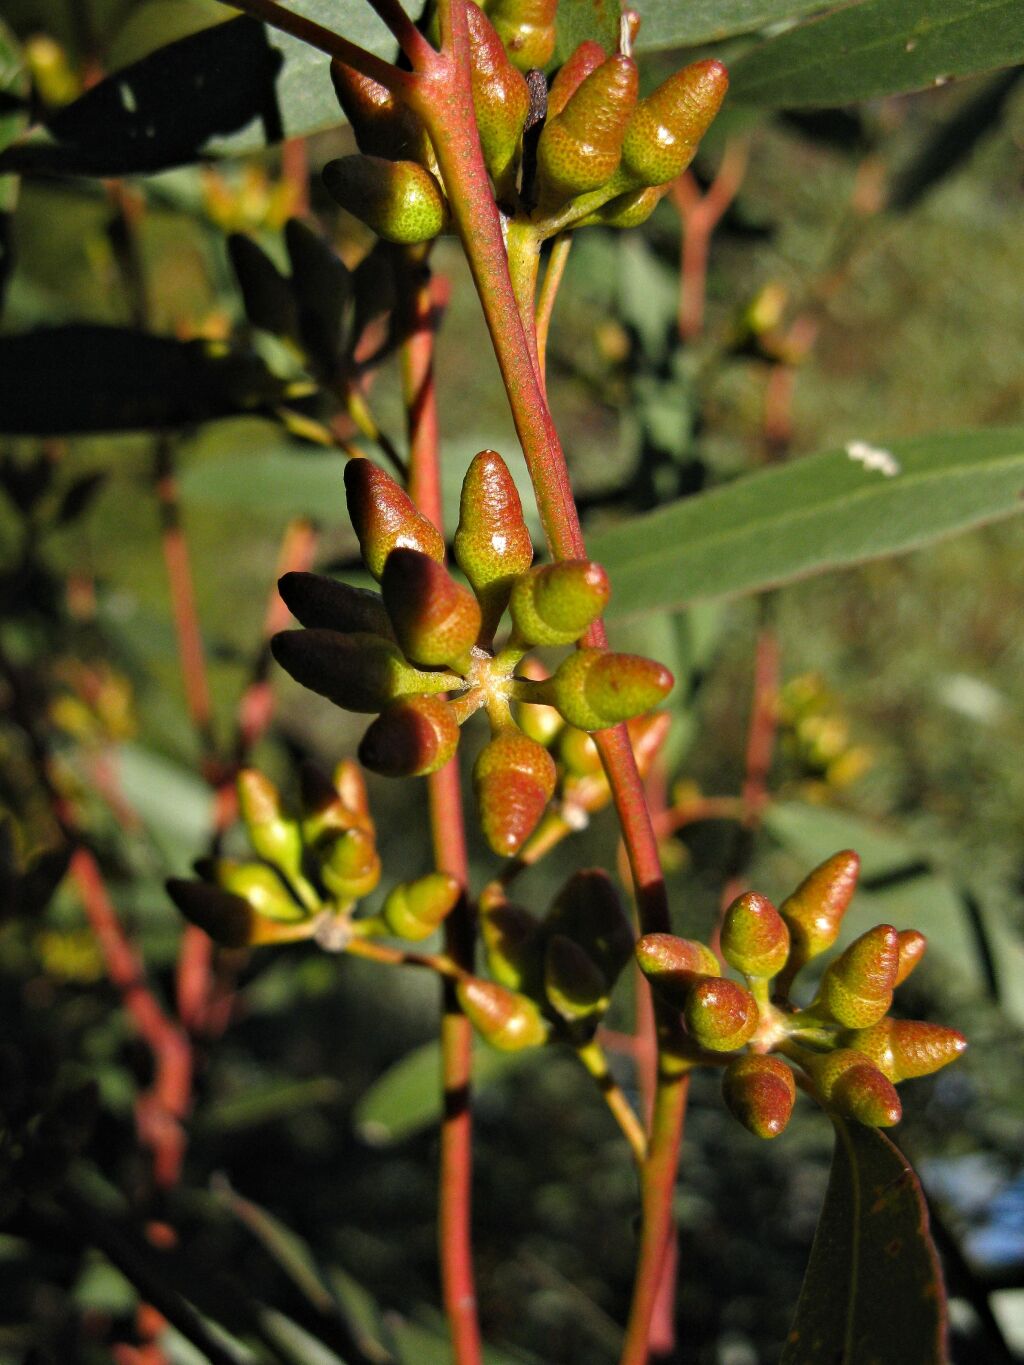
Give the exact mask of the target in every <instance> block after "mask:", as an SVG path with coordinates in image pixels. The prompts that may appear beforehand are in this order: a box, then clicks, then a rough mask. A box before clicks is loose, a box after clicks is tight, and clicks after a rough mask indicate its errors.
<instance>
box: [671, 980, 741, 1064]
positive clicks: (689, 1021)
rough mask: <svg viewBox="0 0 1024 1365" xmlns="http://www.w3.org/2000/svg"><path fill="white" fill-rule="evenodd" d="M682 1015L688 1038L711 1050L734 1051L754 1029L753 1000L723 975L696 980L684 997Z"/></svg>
mask: <svg viewBox="0 0 1024 1365" xmlns="http://www.w3.org/2000/svg"><path fill="white" fill-rule="evenodd" d="M683 1016H684V1018H685V1020H686V1027H687V1030H688V1032H689V1034H690V1037H691V1038H693V1039H694V1041H695V1042H697V1043H699V1044H700V1046H701V1047H706V1048H708V1049H709V1050H710V1051H711V1052H735V1051H736V1049H737V1048H741V1047H743V1045H744V1043H749V1042H750V1040H751V1038H752V1037H753V1036H754V1034H755V1032H756V1031H757V1024H758V1012H757V1002H756V1001H755V1000H754V997H753V996H752V995H751V994H750V992H749V991H748V990H747V988H746V987H745V986H741V985H740V984H739V983H738V982H736V981H730V980H729V979H728V978H727V977H706V978H705V979H704V980H703V981H698V982H697V984H696V985H695V986H694V987H693V989H692V990H691V991H690V993H689V995H688V996H687V997H686V1006H685V1008H684V1011H683Z"/></svg>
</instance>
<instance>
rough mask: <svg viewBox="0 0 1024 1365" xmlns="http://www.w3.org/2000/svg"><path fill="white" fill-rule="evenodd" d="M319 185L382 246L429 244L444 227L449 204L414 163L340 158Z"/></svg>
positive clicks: (439, 190) (363, 157)
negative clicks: (381, 238) (384, 242)
mask: <svg viewBox="0 0 1024 1365" xmlns="http://www.w3.org/2000/svg"><path fill="white" fill-rule="evenodd" d="M323 180H324V184H325V185H326V186H327V189H328V192H329V193H330V195H331V197H332V199H334V200H336V202H337V203H339V204H340V205H341V207H342V208H343V209H346V210H347V211H348V212H349V213H351V214H352V215H353V216H354V217H356V218H358V219H359V220H360V221H361V222H363V223H365V224H366V226H367V227H369V228H372V229H373V231H374V232H375V233H376V234H377V236H378V237H383V238H384V240H385V241H386V242H397V243H399V245H404V246H412V245H414V244H415V243H417V242H429V241H431V240H432V239H433V238H434V237H436V236H437V235H438V234H439V233H441V232H443V231H444V229H445V228H446V227H447V226H448V201H447V200H446V199H445V197H444V193H443V191H442V189H441V186H440V185H439V184H438V183H437V181H436V180H435V179H434V177H433V176H432V175H431V173H430V172H429V171H428V170H427V169H426V168H425V167H423V166H421V165H419V163H418V162H415V161H385V160H384V158H383V157H379V156H363V155H361V154H356V155H354V156H343V157H341V158H339V160H337V161H328V163H327V165H326V166H325V167H324V169H323Z"/></svg>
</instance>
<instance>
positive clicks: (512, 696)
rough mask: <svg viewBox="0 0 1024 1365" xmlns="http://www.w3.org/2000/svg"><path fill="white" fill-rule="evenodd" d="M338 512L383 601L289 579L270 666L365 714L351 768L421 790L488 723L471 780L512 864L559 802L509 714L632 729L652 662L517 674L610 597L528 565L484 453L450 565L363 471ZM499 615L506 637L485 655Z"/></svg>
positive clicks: (591, 662)
mask: <svg viewBox="0 0 1024 1365" xmlns="http://www.w3.org/2000/svg"><path fill="white" fill-rule="evenodd" d="M345 484H346V490H347V494H348V507H349V514H350V516H351V519H352V524H353V526H354V527H355V531H356V535H357V537H358V539H359V545H360V549H361V551H362V556H363V562H364V564H365V565H366V567H367V569H368V570H369V571H370V573H371V574H372V575H373V577H374V578H376V579H377V581H378V582H379V583H380V588H381V590H380V593H379V594H378V593H374V592H369V591H366V590H363V589H357V588H354V587H349V586H347V585H346V584H343V583H338V582H335V581H333V580H332V579H329V578H325V577H322V576H320V575H315V574H287V575H286V576H285V577H284V578H283V579H282V580H281V583H280V589H281V595H282V597H283V598H284V600H285V602H286V603H287V605H288V607H289V608H290V609H291V611H292V613H293V614H294V615H295V617H296V618H297V619H298V620H299V622H300V623H301V624H302V625H303V626H304V627H305V629H304V630H300V631H285V632H283V633H282V634H280V635H277V636H275V638H274V640H273V650H274V654H275V657H276V658H277V660H278V662H279V663H280V664H281V665H282V666H283V667H284V668H285V669H286V670H287V671H288V672H289V673H290V674H291V675H292V676H293V677H294V678H295V679H296V680H297V681H298V682H300V683H302V684H303V685H304V686H306V687H309V688H311V689H312V690H313V691H314V692H319V693H320V694H321V695H322V696H325V697H328V698H329V699H330V700H331V701H333V702H335V703H336V704H337V705H339V706H341V707H344V708H345V709H346V710H349V711H357V712H366V713H376V715H377V718H376V719H375V720H374V721H373V723H372V724H371V725H370V727H369V729H368V730H367V732H366V734H365V735H364V737H363V740H362V743H361V744H360V747H359V758H360V760H361V762H362V763H363V764H364V765H365V766H366V767H367V768H369V769H371V771H373V772H377V773H381V774H383V775H385V776H389V777H414V776H425V775H426V774H429V773H432V772H436V771H437V770H438V769H439V768H441V767H443V766H444V764H445V763H447V762H448V760H449V759H450V758H451V757H452V756H453V754H454V753H455V750H456V747H457V745H458V742H459V736H460V726H461V725H462V724H463V723H464V722H465V721H466V720H467V719H468V718H469V716H471V715H472V714H474V712H476V711H478V710H483V711H485V713H486V715H487V718H488V721H489V723H490V728H491V739H490V741H489V743H487V744H486V745H485V746H484V748H483V749H482V751H481V752H480V754H479V756H478V758H477V760H476V764H475V767H474V770H473V786H474V790H475V793H476V799H477V805H478V808H479V812H480V820H481V825H482V828H483V832H484V835H485V837H486V839H487V841H488V843H489V844H490V846H491V848H492V849H493V850H494V851H495V852H496V853H499V854H501V855H504V856H511V855H512V854H514V853H516V852H517V851H518V850H519V849H520V848H521V847H522V845H523V843H524V842H525V840H526V839H527V838H528V837H529V835H530V834H531V833H532V832H533V830H534V829H535V828H536V827H537V824H538V822H539V821H540V819H541V817H542V816H543V814H544V811H545V809H546V808H547V805H548V803H549V801H550V800H551V798H552V795H553V793H554V791H555V786H556V782H557V777H558V774H557V769H556V765H555V760H554V759H553V758H552V756H551V753H550V752H549V751H548V748H547V747H546V746H545V744H544V743H543V742H541V741H539V740H538V739H537V738H535V737H534V736H533V734H531V732H530V730H529V727H528V726H527V725H526V724H524V723H523V722H522V721H521V720H520V721H519V722H518V723H517V715H521V711H520V710H519V708H517V712H515V713H514V712H513V709H512V703H514V702H516V703H525V704H526V705H527V708H528V709H529V710H532V709H534V708H552V709H553V710H554V711H556V712H557V713H558V715H559V717H560V719H561V720H562V721H567V722H568V723H569V724H570V725H571V726H574V727H576V728H577V729H578V730H580V731H588V732H589V731H593V730H600V729H604V728H606V727H608V726H611V725H616V724H618V723H619V722H620V721H627V720H630V719H631V718H634V717H638V716H641V715H643V714H644V713H645V712H647V711H649V710H650V708H651V707H652V706H656V705H657V704H658V703H659V702H660V701H662V700H663V699H664V697H665V696H666V695H667V693H668V691H669V690H670V688H671V686H672V676H671V674H670V673H669V672H668V670H667V669H665V668H663V667H662V666H661V665H660V664H657V663H655V662H653V661H652V660H650V659H644V658H641V657H639V656H637V655H632V654H614V653H609V652H608V651H606V650H601V649H579V650H577V651H575V652H574V653H572V654H570V655H569V656H568V657H567V658H566V659H565V660H564V661H563V663H562V664H561V665H560V666H559V668H558V669H557V670H556V671H555V673H554V674H553V676H551V677H549V678H543V679H538V678H536V677H532V678H531V677H528V676H525V675H524V673H523V670H522V669H521V668H520V665H521V664H522V663H523V661H524V659H525V657H526V655H527V653H528V652H529V650H530V649H531V648H533V647H535V646H557V645H571V644H574V643H575V642H576V641H578V640H579V639H580V637H581V636H583V635H584V633H585V632H586V631H587V629H588V627H589V626H591V625H592V624H593V623H594V622H595V621H596V620H597V619H598V618H599V617H600V615H601V613H602V611H603V610H604V607H605V604H606V603H607V601H608V597H609V591H610V590H609V585H608V580H607V577H606V575H605V573H604V570H603V569H602V568H601V567H600V565H597V564H593V563H591V562H590V561H588V560H566V561H561V562H558V563H554V564H548V565H544V566H539V567H531V566H532V561H533V544H532V542H531V540H530V535H529V532H528V530H527V527H526V523H525V521H524V519H523V511H522V505H521V503H520V500H519V494H518V492H517V490H516V486H515V483H514V481H513V479H512V476H511V474H510V473H509V471H508V468H507V467H506V465H505V462H504V461H503V460H502V458H501V456H500V455H498V454H497V453H496V452H495V451H493V450H484V451H481V452H480V454H478V455H477V456H476V457H475V458H474V460H473V462H472V463H471V465H470V467H469V470H468V471H467V473H466V477H465V480H464V483H463V487H462V502H461V510H460V518H459V524H458V528H457V530H456V533H455V541H454V546H455V559H456V561H457V563H458V566H459V568H460V569H461V570H462V572H463V574H464V575H465V576H466V578H467V579H468V581H469V585H470V586H469V587H468V588H467V587H466V586H465V585H464V584H462V583H461V582H459V581H458V580H456V579H455V578H453V577H452V575H451V574H450V573H449V571H448V569H447V568H446V567H445V564H444V558H445V544H444V540H443V538H442V536H441V534H440V532H439V531H438V530H437V528H436V527H435V526H433V525H432V523H431V522H430V521H428V520H427V519H426V518H425V517H424V516H422V515H421V514H420V513H419V512H418V511H417V510H416V508H415V507H414V505H413V503H412V502H411V501H410V499H409V498H408V496H407V495H406V493H405V492H404V491H403V489H402V488H401V487H400V486H399V485H398V484H397V483H396V482H395V481H394V480H393V479H392V478H391V477H390V475H389V474H387V473H386V472H385V471H384V470H383V469H381V468H379V466H377V465H375V464H373V463H371V462H370V461H369V460H366V459H356V460H352V461H350V462H349V464H348V465H347V467H346V470H345ZM506 609H507V610H508V612H509V615H510V617H511V631H510V633H509V635H508V637H507V639H506V640H505V641H504V642H503V643H502V645H501V646H500V648H495V645H494V635H495V631H496V629H497V627H498V625H499V622H500V621H501V618H502V616H503V615H504V613H505V611H506Z"/></svg>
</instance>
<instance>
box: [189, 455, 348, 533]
mask: <svg viewBox="0 0 1024 1365" xmlns="http://www.w3.org/2000/svg"><path fill="white" fill-rule="evenodd" d="M345 463H346V461H345V457H344V455H339V454H336V453H335V452H334V451H330V452H327V451H321V450H319V449H315V448H311V447H309V446H299V445H294V444H292V445H282V446H277V447H271V448H270V449H267V450H260V451H257V452H256V453H254V454H238V455H228V456H218V457H216V458H215V459H211V460H204V461H202V462H200V463H199V464H194V465H192V466H191V468H189V469H187V470H186V471H185V473H184V475H183V477H182V480H181V495H182V498H183V499H184V500H185V501H186V502H191V503H204V504H206V505H208V506H212V507H231V508H235V509H237V510H239V511H249V512H273V513H274V514H275V515H276V516H280V517H281V518H282V519H284V518H286V517H314V518H316V519H317V520H322V519H326V520H328V521H329V520H331V509H334V514H335V519H336V520H338V521H344V520H345V479H344V471H345Z"/></svg>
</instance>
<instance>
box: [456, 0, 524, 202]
mask: <svg viewBox="0 0 1024 1365" xmlns="http://www.w3.org/2000/svg"><path fill="white" fill-rule="evenodd" d="M466 23H467V27H468V29H469V54H470V76H471V79H472V88H473V108H474V111H475V113H476V126H477V129H478V131H479V133H480V146H481V148H482V149H483V154H484V162H485V163H486V165H487V169H488V171H489V172H490V175H491V179H492V180H493V181H494V183H495V185H496V186H497V187H498V190H499V193H500V192H501V191H502V189H503V188H505V187H508V188H511V187H512V186H511V183H510V178H511V176H512V175H513V174H514V172H515V166H516V161H517V159H518V154H519V146H520V142H521V141H522V136H523V128H524V127H525V125H526V116H527V114H528V113H529V110H530V92H529V90H528V89H527V88H526V81H525V80H524V79H523V75H522V72H520V71H518V70H517V69H516V68H515V67H514V66H513V65H512V63H511V61H510V60H509V57H508V54H507V53H506V51H505V47H504V45H503V43H502V41H501V38H500V36H499V35H498V32H497V30H496V29H495V27H494V25H493V24H492V23H491V21H490V20H489V19H488V18H487V16H486V14H484V12H483V10H482V9H480V7H479V6H478V5H475V4H473V0H469V3H468V4H467V5H466Z"/></svg>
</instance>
